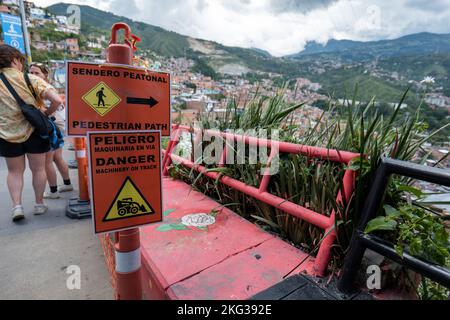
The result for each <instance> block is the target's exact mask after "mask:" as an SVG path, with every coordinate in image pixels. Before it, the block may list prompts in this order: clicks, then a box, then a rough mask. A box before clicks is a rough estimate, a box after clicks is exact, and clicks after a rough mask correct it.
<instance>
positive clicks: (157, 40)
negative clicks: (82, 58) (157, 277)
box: [47, 3, 450, 102]
mask: <svg viewBox="0 0 450 320" xmlns="http://www.w3.org/2000/svg"><path fill="white" fill-rule="evenodd" d="M68 6H69V4H65V3H59V4H55V5H52V6H50V7H48V8H47V9H48V10H49V11H50V12H52V13H54V14H57V15H65V14H66V12H67V7H68ZM80 8H81V22H82V26H81V33H82V34H83V35H89V34H104V35H106V36H107V38H109V34H110V29H111V26H112V24H113V23H116V22H125V23H127V24H129V25H130V27H131V29H132V31H133V33H134V34H136V35H138V36H139V37H141V39H142V42H141V43H140V44H139V45H138V47H139V49H140V50H141V51H151V52H153V53H156V54H157V55H160V56H165V57H170V56H173V57H181V56H186V57H188V58H191V59H193V60H194V61H195V63H196V67H197V71H201V72H202V73H204V74H207V75H212V76H215V75H217V74H232V75H233V74H245V73H247V72H250V73H256V72H259V71H262V72H272V73H276V74H280V75H281V76H283V78H284V79H294V78H296V77H300V76H304V77H307V78H309V79H311V80H313V81H316V82H320V83H321V84H322V85H323V87H324V93H330V92H333V93H335V94H337V95H338V96H342V95H344V94H345V92H348V91H351V90H352V87H353V86H354V85H355V84H356V83H357V82H361V80H364V81H363V85H362V88H363V89H362V92H361V94H362V95H363V98H368V97H369V96H371V95H376V96H377V97H378V98H379V99H381V100H385V101H389V102H392V101H395V100H396V98H397V97H399V96H401V92H402V91H403V90H404V89H405V88H406V87H407V86H408V83H409V82H410V80H414V81H420V80H422V79H423V78H424V77H425V76H428V75H429V76H433V77H435V78H436V81H437V83H438V85H440V86H442V87H443V88H444V91H445V93H446V94H448V95H449V96H450V74H449V73H450V34H431V33H418V34H412V35H408V36H405V37H401V38H399V39H393V40H381V41H371V42H359V41H351V40H330V41H328V43H327V44H325V45H323V44H318V43H315V42H310V43H308V44H307V46H306V47H305V49H304V50H303V51H302V52H299V53H298V54H295V55H290V56H285V57H281V58H278V57H273V56H272V55H271V54H270V53H269V52H267V51H264V50H261V49H257V48H239V47H229V46H224V45H222V44H219V43H217V42H214V41H206V40H201V39H195V38H192V37H189V36H184V35H181V34H178V33H176V32H172V31H167V30H164V29H163V28H160V27H156V26H152V25H150V24H147V23H143V22H138V21H133V20H131V19H129V18H126V17H121V16H117V15H115V14H112V13H110V12H105V11H102V10H98V9H95V8H92V7H89V6H80ZM378 74H382V75H384V76H378ZM390 75H394V78H395V77H397V78H396V79H391V78H390ZM364 83H366V84H367V85H364Z"/></svg>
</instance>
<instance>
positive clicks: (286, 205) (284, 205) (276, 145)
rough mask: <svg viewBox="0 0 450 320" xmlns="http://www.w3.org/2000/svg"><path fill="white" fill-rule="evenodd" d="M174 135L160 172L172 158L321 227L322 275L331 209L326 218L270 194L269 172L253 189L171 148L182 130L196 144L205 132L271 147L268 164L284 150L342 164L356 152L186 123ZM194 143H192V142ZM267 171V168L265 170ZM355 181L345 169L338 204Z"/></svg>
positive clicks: (332, 234) (331, 232)
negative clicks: (191, 135) (203, 127)
mask: <svg viewBox="0 0 450 320" xmlns="http://www.w3.org/2000/svg"><path fill="white" fill-rule="evenodd" d="M173 129H174V130H173V134H172V137H171V140H170V142H169V144H168V146H167V152H166V151H163V152H164V160H163V174H164V176H167V174H168V168H169V166H170V165H171V164H172V162H173V161H176V162H177V163H179V164H181V165H183V166H185V167H187V168H190V169H194V170H196V171H197V172H199V173H202V174H203V175H204V176H207V177H209V178H211V179H215V180H218V181H220V182H221V183H223V184H225V185H227V186H229V187H231V188H234V189H236V190H238V191H240V192H242V193H244V194H246V195H248V196H251V197H253V198H255V199H257V200H259V201H262V202H264V203H266V204H268V205H271V206H273V207H274V208H276V209H279V210H281V211H284V212H286V213H287V214H290V215H292V216H294V217H296V218H299V219H302V220H304V221H307V222H309V223H311V224H313V225H315V226H317V227H319V228H321V229H323V230H324V232H325V233H324V234H325V236H324V238H323V240H322V242H321V243H320V247H319V251H318V253H317V256H316V259H315V262H314V270H315V273H316V275H318V276H323V275H324V274H325V271H326V268H327V266H328V263H329V260H330V251H331V247H332V245H333V243H334V242H335V240H336V231H335V218H336V217H335V215H336V212H335V211H334V210H333V211H332V212H331V215H330V216H329V217H328V216H326V215H325V214H321V213H318V212H315V211H312V210H310V209H307V208H305V207H302V206H300V205H298V204H295V203H293V202H291V201H289V200H287V199H283V198H281V197H279V196H276V195H273V194H271V193H269V192H268V190H267V189H268V186H269V183H270V179H271V175H269V174H264V175H263V177H262V179H261V182H260V186H259V188H255V187H253V186H249V185H247V184H245V183H243V182H241V181H238V180H236V179H233V178H231V177H228V176H224V175H221V174H220V173H218V172H211V171H208V170H210V169H208V168H206V167H205V166H202V165H200V164H197V163H194V162H192V161H191V160H189V159H186V158H182V157H180V156H178V155H175V154H173V151H174V150H175V148H176V146H177V144H178V142H179V139H180V136H181V134H182V132H183V131H184V132H188V133H192V134H195V135H196V138H195V139H196V141H195V143H198V142H199V141H198V139H199V137H201V136H202V135H207V136H210V137H221V138H222V139H224V140H225V141H229V142H231V141H233V142H236V143H245V144H246V145H249V146H258V147H267V148H268V149H270V150H271V152H270V156H269V160H268V166H269V164H270V162H271V160H272V159H273V158H274V157H275V156H276V155H277V153H286V154H298V155H303V156H306V157H308V158H311V159H322V160H328V161H332V162H337V163H343V164H348V163H349V162H350V161H351V160H352V159H354V158H355V157H359V154H357V153H352V152H346V151H339V150H332V149H325V148H318V147H311V146H304V145H299V144H294V143H287V142H280V141H271V140H266V139H261V138H255V137H250V136H244V135H238V134H232V133H225V132H220V131H214V130H201V129H193V128H190V127H187V126H180V125H174V126H173ZM195 143H194V144H195ZM227 146H228V144H225V147H224V149H223V152H222V155H221V160H220V162H219V164H218V166H219V167H223V166H225V159H226V154H227ZM267 170H269V169H267ZM354 184H355V172H354V171H352V170H346V171H345V174H344V177H343V188H342V190H341V191H339V193H338V194H337V196H336V200H337V202H338V203H342V202H343V200H344V199H345V200H346V202H348V201H349V200H350V197H351V195H352V193H353V189H354Z"/></svg>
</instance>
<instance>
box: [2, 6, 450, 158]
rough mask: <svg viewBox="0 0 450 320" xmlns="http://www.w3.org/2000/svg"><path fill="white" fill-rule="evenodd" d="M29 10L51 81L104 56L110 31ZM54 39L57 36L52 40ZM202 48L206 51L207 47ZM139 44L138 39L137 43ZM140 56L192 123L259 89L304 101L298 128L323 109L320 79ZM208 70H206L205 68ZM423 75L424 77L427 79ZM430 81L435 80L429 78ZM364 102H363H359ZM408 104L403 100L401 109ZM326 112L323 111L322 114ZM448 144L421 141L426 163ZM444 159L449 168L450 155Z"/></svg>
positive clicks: (434, 102) (181, 117)
mask: <svg viewBox="0 0 450 320" xmlns="http://www.w3.org/2000/svg"><path fill="white" fill-rule="evenodd" d="M25 5H26V14H27V27H28V28H29V32H30V36H31V47H32V53H33V58H34V60H37V61H42V62H48V64H49V65H50V67H51V69H52V70H53V79H54V83H55V86H56V87H58V88H60V89H61V91H62V89H63V88H64V82H65V69H64V60H65V59H68V60H88V61H92V62H99V63H101V62H104V61H105V56H106V52H105V48H106V47H107V44H108V40H109V35H108V34H107V33H104V32H93V33H91V34H90V35H89V36H85V35H82V34H81V31H80V26H79V25H77V24H72V23H71V22H70V21H69V17H68V15H54V14H52V13H50V12H49V11H48V10H47V9H45V8H40V7H38V6H36V5H35V4H34V3H33V2H29V1H25ZM0 13H7V14H13V15H19V9H18V0H4V1H2V5H1V6H0ZM55 39H58V40H57V41H55ZM196 45H197V47H200V48H199V50H200V51H204V52H207V49H208V48H201V44H200V43H196ZM137 46H138V48H139V44H137ZM137 55H138V56H139V58H138V59H137V60H136V64H137V65H139V66H142V67H147V68H150V69H152V70H155V71H165V72H169V73H170V74H171V81H172V109H173V110H172V111H173V119H176V121H180V122H182V123H185V124H192V123H193V122H195V121H196V119H197V118H198V115H199V113H202V112H203V113H205V112H206V113H210V114H213V115H214V116H220V115H221V114H223V113H225V111H226V107H227V105H228V103H229V102H230V101H232V100H235V101H236V102H237V105H238V107H240V108H242V107H243V106H244V104H245V103H246V102H247V101H248V100H249V99H250V98H251V97H252V96H254V95H255V93H257V92H258V93H259V94H261V95H265V96H273V95H275V94H276V93H277V92H280V90H283V92H284V95H285V99H286V101H287V102H289V103H298V102H306V105H305V106H304V107H303V108H300V109H298V110H297V111H296V112H295V114H294V115H293V119H292V122H293V123H294V124H298V125H299V127H300V128H302V127H304V126H310V125H311V124H312V125H314V124H315V122H316V121H318V120H319V119H320V118H321V116H322V114H323V112H324V111H323V107H322V108H321V107H320V104H322V106H323V103H324V101H328V100H329V96H328V94H327V93H326V92H324V90H321V89H322V87H323V86H322V84H321V83H316V82H313V81H311V80H309V79H307V78H304V77H299V78H296V79H295V81H291V82H290V84H289V86H285V87H283V82H282V80H280V79H282V75H281V74H279V73H271V72H261V71H254V72H250V70H245V69H244V70H242V68H236V66H233V65H232V66H229V67H228V69H227V68H225V69H222V72H223V73H220V76H219V77H215V78H216V79H213V77H212V76H211V75H205V74H204V73H202V72H200V71H201V70H200V71H199V70H198V68H197V69H196V68H195V65H196V62H195V61H193V60H192V59H189V58H188V57H186V55H185V57H176V58H175V57H164V56H161V55H158V54H156V53H155V52H152V51H151V50H145V49H144V50H138V53H137ZM342 65H343V62H342V61H338V60H325V62H323V61H320V62H312V63H310V65H309V66H308V69H309V71H310V72H311V74H317V75H320V74H322V73H324V72H325V70H327V69H339V68H341V67H342ZM347 67H348V68H351V67H362V68H365V70H364V74H370V75H371V76H372V77H375V78H380V79H382V78H383V79H387V80H389V81H399V80H403V81H405V80H406V79H404V76H401V75H399V73H398V72H386V71H384V70H383V69H382V68H377V65H376V64H375V63H373V62H370V63H363V62H353V63H352V64H350V65H347ZM205 73H208V72H205ZM425 80H426V79H425ZM425 80H424V81H417V80H410V81H409V83H410V84H411V86H412V87H414V88H415V89H417V90H421V89H423V88H424V87H425V86H426V85H428V84H429V83H428V82H426V81H425ZM428 80H429V81H431V82H434V79H428ZM443 92H444V91H443V88H442V87H436V88H434V90H433V91H432V92H430V93H428V94H427V95H426V97H425V101H426V103H428V104H429V105H430V107H432V108H435V109H437V110H447V112H448V114H449V116H448V117H447V119H449V118H450V98H449V97H447V96H445V95H444V93H443ZM336 102H337V103H341V104H345V103H347V101H346V100H344V99H336ZM361 103H362V102H361ZM387 105H388V106H389V107H390V108H392V109H393V108H394V107H395V106H396V105H397V102H396V101H392V102H390V103H388V104H387ZM407 106H408V105H407V104H406V103H405V104H404V105H403V107H402V108H406V107H407ZM327 116H330V115H329V114H328V113H326V115H325V117H327ZM449 148H450V142H447V144H445V143H444V144H442V142H440V143H439V145H437V146H434V145H432V144H431V143H427V144H426V145H424V150H425V151H426V152H430V153H431V157H430V159H429V160H428V162H427V164H429V165H433V164H435V163H436V161H437V160H438V159H440V158H442V157H443V156H444V155H446V154H447V153H448V152H449V151H448V150H449ZM443 164H444V165H445V166H448V167H450V157H449V158H447V159H446V160H445V161H444V162H443Z"/></svg>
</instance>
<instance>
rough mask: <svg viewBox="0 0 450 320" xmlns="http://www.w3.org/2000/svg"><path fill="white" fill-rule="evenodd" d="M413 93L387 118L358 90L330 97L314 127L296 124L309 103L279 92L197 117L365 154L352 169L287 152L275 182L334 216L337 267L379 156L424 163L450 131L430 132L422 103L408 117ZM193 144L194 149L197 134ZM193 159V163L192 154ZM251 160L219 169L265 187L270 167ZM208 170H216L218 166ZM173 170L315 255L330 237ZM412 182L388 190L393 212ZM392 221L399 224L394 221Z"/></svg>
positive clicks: (395, 181)
mask: <svg viewBox="0 0 450 320" xmlns="http://www.w3.org/2000/svg"><path fill="white" fill-rule="evenodd" d="M407 94H408V92H405V93H404V94H403V97H402V98H401V100H400V102H399V103H398V105H397V106H396V108H395V109H394V112H393V113H392V114H391V115H389V116H388V117H386V116H385V115H384V114H383V113H382V112H380V110H379V109H378V107H377V103H376V102H375V99H372V100H371V101H370V102H369V103H366V104H359V103H357V96H358V95H357V90H355V94H354V96H353V99H352V100H351V101H346V102H345V103H344V104H335V103H333V102H332V101H331V100H330V101H329V102H328V106H327V108H326V110H324V111H323V112H322V113H321V115H320V117H319V118H318V119H316V121H312V119H311V121H310V122H309V124H307V125H306V126H302V127H300V126H298V125H296V123H295V122H294V121H293V119H294V118H293V114H294V113H295V112H297V110H301V109H302V108H304V107H305V105H304V104H288V103H286V102H285V100H284V90H280V91H279V92H277V93H276V94H275V95H274V96H272V97H266V96H262V95H261V94H259V93H258V92H257V93H256V95H255V96H254V97H253V98H252V99H248V100H247V101H244V107H242V108H239V107H238V105H239V103H238V102H237V101H231V103H230V104H229V105H228V107H227V109H226V111H225V112H223V113H221V114H216V113H214V112H205V113H202V114H201V115H200V117H199V119H198V120H199V123H200V126H201V127H202V128H203V129H210V128H212V129H217V130H220V131H226V130H230V129H232V130H243V131H246V130H251V129H253V130H255V131H254V134H255V135H257V132H258V129H269V130H270V129H281V130H280V132H279V134H280V136H279V139H280V140H282V141H289V142H294V143H298V144H303V145H308V146H317V147H323V148H329V149H338V150H345V151H351V152H355V153H358V154H359V157H356V158H355V159H353V161H351V163H349V164H348V165H347V166H345V165H343V164H337V163H333V162H330V161H328V160H326V159H309V158H307V157H304V156H300V155H281V156H280V163H279V172H278V173H277V174H275V175H273V176H272V178H271V182H270V184H269V191H270V192H271V193H273V194H276V195H278V196H280V197H282V198H285V199H288V200H290V201H293V202H294V203H297V204H299V205H301V206H304V207H307V208H309V209H311V210H314V211H316V212H320V213H321V214H324V215H327V216H329V215H330V214H331V213H332V212H333V211H334V212H335V213H336V217H337V219H336V225H335V229H336V231H337V234H338V239H337V244H336V245H335V246H334V247H333V260H334V261H333V263H332V265H333V266H334V267H339V266H340V265H341V264H342V260H343V257H344V255H345V253H346V251H347V249H348V244H349V241H350V238H351V235H352V232H353V229H354V226H355V224H356V223H357V221H358V214H359V212H360V211H361V209H362V205H363V203H364V200H365V198H366V195H367V190H368V189H369V188H370V186H371V184H372V181H373V178H374V173H375V171H376V169H377V167H378V162H379V159H380V157H381V156H385V157H391V158H396V159H401V160H406V161H412V160H414V161H418V162H424V161H425V160H426V159H427V157H428V156H429V155H428V154H427V153H423V152H422V154H424V155H422V158H417V157H418V155H419V154H421V151H422V149H421V148H422V145H423V144H424V143H425V142H426V141H427V140H428V139H430V138H431V137H433V136H434V135H436V134H438V133H439V132H440V131H442V130H445V127H444V128H441V129H439V130H438V131H436V132H434V133H432V134H429V135H426V129H427V127H426V125H425V124H424V123H422V122H421V121H420V110H421V108H420V106H419V107H418V108H417V110H416V112H415V113H414V114H410V113H409V114H408V113H403V112H402V105H403V103H404V101H405V99H406V97H407ZM241 102H242V101H241ZM448 126H450V124H449V125H447V127H448ZM188 139H189V140H191V143H192V144H193V141H194V139H193V136H191V137H190V138H188ZM209 144H210V142H201V148H203V149H202V150H204V148H206V147H207V146H208V145H209ZM192 147H194V146H193V145H192ZM192 149H193V148H192ZM241 156H243V157H244V159H246V160H248V158H249V156H250V155H249V153H248V152H246V153H245V154H243V155H241ZM191 159H192V160H194V159H193V158H192V156H191ZM195 161H196V162H197V163H201V162H203V159H195ZM245 163H247V164H232V165H226V167H225V168H222V169H221V174H224V175H228V176H231V177H233V178H235V179H237V180H240V181H243V182H245V183H246V184H248V185H252V186H255V187H257V186H259V183H260V181H261V170H260V169H261V168H262V167H263V166H264V164H263V163H260V162H258V163H257V164H248V162H245ZM206 167H207V168H208V169H209V170H214V168H215V165H209V166H206ZM345 170H353V171H355V172H356V174H357V180H356V188H355V190H354V193H353V194H352V195H351V197H350V200H349V201H344V202H342V203H340V202H338V201H337V200H336V198H337V194H338V192H339V191H340V190H342V188H343V185H342V178H343V174H344V171H345ZM170 172H171V173H172V174H173V175H174V176H176V177H178V178H181V179H183V180H184V181H187V182H189V183H192V185H193V188H196V189H197V190H200V191H201V192H203V193H205V194H207V195H209V196H210V197H213V198H215V199H217V200H218V201H219V202H221V203H224V204H225V203H239V205H238V206H235V207H234V208H233V209H234V210H235V211H236V212H237V213H239V214H241V215H242V216H243V217H245V218H247V219H250V220H252V221H254V222H255V223H257V224H258V225H261V226H263V227H264V229H266V230H268V231H271V232H274V233H276V234H278V235H279V236H281V237H283V238H285V239H286V240H287V241H289V242H291V243H293V244H295V245H297V246H298V247H301V248H302V249H303V250H305V251H307V252H309V253H311V254H312V253H314V252H316V250H317V248H318V246H319V244H320V243H321V240H322V239H323V237H324V231H323V230H320V229H318V228H316V227H313V226H311V225H310V224H308V223H306V222H305V221H302V220H299V219H297V218H294V217H292V216H290V215H288V214H286V213H284V212H282V211H280V210H277V209H275V208H273V207H270V206H268V205H266V204H264V203H261V202H259V201H257V200H255V199H252V198H250V197H248V196H245V195H242V194H240V193H238V192H237V191H236V190H233V189H230V188H228V187H227V186H224V185H221V184H218V183H217V181H212V180H211V179H209V178H207V177H205V176H203V175H201V174H198V173H196V172H194V170H188V169H186V168H182V167H179V166H173V167H172V168H171V170H170ZM410 184H411V182H410V181H408V180H407V179H404V178H400V177H393V178H392V179H391V180H390V182H389V186H388V191H387V193H386V197H385V202H386V204H389V205H391V206H392V207H397V206H399V205H400V204H403V203H404V199H403V195H402V194H403V192H404V188H406V187H405V186H410ZM390 223H392V224H393V222H390ZM405 232H406V231H405ZM427 245H428V244H427ZM427 245H425V246H424V247H423V251H426V250H428V248H429V246H427ZM416 246H417V245H416ZM430 248H431V247H430Z"/></svg>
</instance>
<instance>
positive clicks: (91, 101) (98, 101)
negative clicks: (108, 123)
mask: <svg viewBox="0 0 450 320" xmlns="http://www.w3.org/2000/svg"><path fill="white" fill-rule="evenodd" d="M83 101H84V102H85V103H86V104H87V105H89V106H90V107H91V108H92V109H93V110H94V111H95V112H97V113H98V114H99V115H101V116H102V117H103V116H104V115H106V114H107V113H108V112H110V111H111V110H112V109H113V108H114V107H115V106H117V105H118V104H119V103H120V102H121V101H122V99H121V98H120V97H119V96H118V95H117V94H116V93H115V92H114V91H113V89H111V88H110V87H109V86H108V85H107V84H106V83H104V82H100V83H98V84H97V85H96V86H95V87H93V88H92V89H91V90H89V92H87V93H86V94H85V95H84V96H83Z"/></svg>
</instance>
